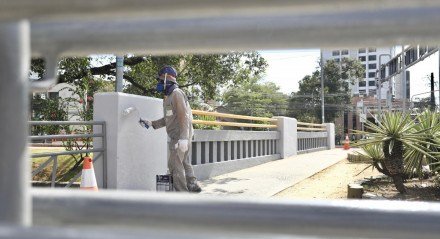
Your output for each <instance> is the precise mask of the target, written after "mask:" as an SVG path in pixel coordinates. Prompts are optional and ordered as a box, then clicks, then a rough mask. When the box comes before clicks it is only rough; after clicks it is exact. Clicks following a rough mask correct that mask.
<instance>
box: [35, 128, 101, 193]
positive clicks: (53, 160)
mask: <svg viewBox="0 0 440 239" xmlns="http://www.w3.org/2000/svg"><path fill="white" fill-rule="evenodd" d="M29 125H30V126H49V125H66V126H71V125H72V126H73V125H90V126H100V129H98V131H100V133H92V134H60V135H31V136H29V139H30V140H31V141H32V140H64V139H78V140H81V139H86V138H89V139H91V138H95V137H99V138H101V139H102V142H104V143H103V147H102V148H92V149H85V150H72V151H63V152H56V153H55V152H52V153H37V154H32V155H31V158H44V157H49V159H47V160H46V161H45V162H43V163H42V164H41V165H40V166H39V167H38V168H37V169H35V170H34V171H32V177H34V176H35V175H36V174H38V173H40V172H41V171H42V170H43V169H44V168H46V167H47V166H48V165H49V164H50V163H52V173H51V174H52V175H51V183H50V186H51V187H55V181H56V173H57V168H58V156H61V155H70V156H72V155H76V154H84V153H85V154H86V153H97V154H94V155H93V162H95V161H97V160H98V159H100V158H102V160H103V165H104V167H103V169H104V170H103V175H104V176H105V175H106V173H107V170H105V169H106V166H105V165H106V161H107V159H106V144H105V141H106V130H105V122H104V121H30V122H29ZM93 130H95V129H93V128H92V129H91V131H93ZM92 147H93V146H92ZM80 176H81V172H79V173H77V174H76V175H75V176H74V177H73V178H72V179H71V180H70V181H69V182H68V183H67V184H66V186H65V187H66V188H68V187H70V186H72V184H73V183H74V182H76V181H77V180H78V178H79V177H80ZM105 178H106V177H104V179H105ZM103 183H104V186H105V185H106V181H105V180H104V182H103Z"/></svg>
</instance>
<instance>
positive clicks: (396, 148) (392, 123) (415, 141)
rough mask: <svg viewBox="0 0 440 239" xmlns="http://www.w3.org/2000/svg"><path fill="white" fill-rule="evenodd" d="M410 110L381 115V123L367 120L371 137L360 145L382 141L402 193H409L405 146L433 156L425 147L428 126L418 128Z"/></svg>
mask: <svg viewBox="0 0 440 239" xmlns="http://www.w3.org/2000/svg"><path fill="white" fill-rule="evenodd" d="M416 126H417V124H416V123H415V121H414V120H413V119H411V117H410V115H409V114H404V113H401V112H387V113H384V114H383V115H382V117H381V118H380V120H379V122H378V125H375V124H374V123H372V122H366V128H367V129H368V130H369V131H370V132H359V133H361V134H366V135H368V136H369V139H367V140H363V141H361V142H359V143H358V145H369V144H372V145H378V144H381V145H382V150H383V154H384V161H383V163H384V166H385V168H386V169H387V170H388V172H389V175H390V176H391V177H392V178H393V182H394V185H395V186H396V189H397V190H398V191H399V192H400V193H406V189H405V186H404V184H403V182H404V150H413V151H414V152H418V153H420V154H421V155H424V156H428V157H433V156H432V155H431V154H430V153H429V151H428V149H426V147H425V141H424V139H425V137H426V132H427V131H428V130H427V129H419V128H417V127H416Z"/></svg>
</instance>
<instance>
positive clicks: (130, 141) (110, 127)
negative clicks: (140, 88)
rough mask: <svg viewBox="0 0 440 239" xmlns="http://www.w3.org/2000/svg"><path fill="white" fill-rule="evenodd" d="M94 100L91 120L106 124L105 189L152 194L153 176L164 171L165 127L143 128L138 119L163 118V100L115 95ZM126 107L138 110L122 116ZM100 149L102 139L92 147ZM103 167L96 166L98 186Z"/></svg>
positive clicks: (100, 181)
mask: <svg viewBox="0 0 440 239" xmlns="http://www.w3.org/2000/svg"><path fill="white" fill-rule="evenodd" d="M94 99H95V100H94V114H93V119H94V120H95V121H106V124H107V126H106V127H107V149H108V150H107V187H108V188H112V189H135V190H149V191H155V190H156V175H157V174H165V173H166V171H167V146H166V145H167V137H166V132H165V128H162V129H159V130H154V129H152V128H150V129H148V130H147V129H145V128H142V127H141V126H140V125H139V124H138V120H139V116H141V117H143V118H145V119H149V120H155V119H158V118H161V117H163V111H162V100H161V99H156V98H150V97H143V96H136V95H129V94H124V93H116V92H112V93H98V94H95V96H94ZM128 107H135V108H136V109H137V110H135V111H132V112H131V113H130V114H129V115H127V116H123V115H122V111H123V110H124V109H126V108H128ZM98 128H100V127H99V126H95V129H98ZM95 132H99V130H97V131H95ZM101 146H102V142H101V140H100V139H99V138H96V139H94V147H95V148H100V147H101ZM103 167H104V166H103V161H102V160H101V159H100V160H99V161H98V162H97V163H95V173H96V175H97V180H98V186H101V187H102V182H103V170H104V169H103Z"/></svg>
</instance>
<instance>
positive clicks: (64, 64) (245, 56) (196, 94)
mask: <svg viewBox="0 0 440 239" xmlns="http://www.w3.org/2000/svg"><path fill="white" fill-rule="evenodd" d="M92 63H93V64H92ZM163 65H173V66H175V67H176V69H177V71H178V72H179V77H178V78H177V81H178V83H179V85H180V88H182V89H183V90H185V91H186V93H187V94H188V96H189V98H191V99H197V100H201V101H207V100H210V99H215V98H216V97H218V96H219V90H220V89H222V88H224V87H227V86H229V85H239V84H241V83H242V82H245V81H247V80H249V79H250V78H252V77H255V76H259V75H260V74H261V73H264V71H265V69H266V67H267V63H266V61H265V60H264V58H262V57H261V56H260V55H259V54H258V53H257V52H231V53H227V54H212V55H175V56H134V55H127V56H126V57H125V59H124V67H125V70H124V79H125V80H126V81H128V82H129V85H128V86H127V88H126V89H125V90H124V91H125V92H127V93H131V94H138V95H145V96H156V97H159V95H157V93H156V92H155V85H156V77H157V71H158V69H159V68H160V67H162V66H163ZM43 66H44V62H43V61H42V60H41V59H35V60H33V61H32V68H31V70H32V72H33V73H34V75H36V76H37V78H41V77H42V75H43V74H44V67H43ZM115 75H116V62H115V61H114V60H113V58H112V57H107V56H100V57H94V58H90V57H89V58H78V57H74V58H64V59H62V60H61V61H60V70H59V82H60V83H62V82H67V83H74V82H76V81H80V80H83V79H84V78H85V77H92V78H93V79H94V80H107V81H113V80H114V79H115Z"/></svg>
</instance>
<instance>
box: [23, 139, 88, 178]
mask: <svg viewBox="0 0 440 239" xmlns="http://www.w3.org/2000/svg"><path fill="white" fill-rule="evenodd" d="M64 151H66V150H65V149H64V148H63V147H42V148H39V147H31V148H30V154H40V153H58V152H64ZM90 156H91V157H93V154H92V153H91V154H90ZM56 157H57V171H56V179H55V181H56V182H68V181H70V180H71V179H72V178H73V177H74V176H75V175H76V174H78V173H79V172H80V171H81V170H82V166H81V165H79V166H78V167H77V168H75V169H73V167H74V165H75V164H76V163H77V161H79V160H80V158H81V156H80V155H79V154H76V155H73V156H72V155H59V156H56ZM75 158H76V159H75ZM47 160H50V157H41V158H32V171H34V170H36V169H37V168H38V167H40V165H42V164H44V163H45V162H46V161H47ZM52 169H53V161H52V162H50V163H49V164H48V165H47V166H46V167H45V168H44V169H43V170H42V171H41V172H39V173H37V174H36V175H35V176H33V177H32V181H51V180H52ZM79 180H80V179H78V181H79Z"/></svg>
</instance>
